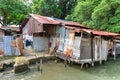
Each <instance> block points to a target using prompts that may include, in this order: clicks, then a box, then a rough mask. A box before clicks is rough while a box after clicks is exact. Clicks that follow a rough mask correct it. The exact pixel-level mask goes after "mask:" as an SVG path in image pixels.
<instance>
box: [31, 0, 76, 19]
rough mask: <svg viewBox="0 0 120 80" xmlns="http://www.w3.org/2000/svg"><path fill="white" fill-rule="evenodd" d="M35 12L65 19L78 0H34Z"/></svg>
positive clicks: (33, 8) (33, 7)
mask: <svg viewBox="0 0 120 80" xmlns="http://www.w3.org/2000/svg"><path fill="white" fill-rule="evenodd" d="M32 1H33V3H32V10H33V13H35V14H40V15H45V16H50V17H51V16H53V17H57V18H61V19H64V18H65V17H66V15H67V14H69V13H70V12H71V10H72V8H73V7H74V6H75V4H76V0H32Z"/></svg>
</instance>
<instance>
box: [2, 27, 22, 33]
mask: <svg viewBox="0 0 120 80" xmlns="http://www.w3.org/2000/svg"><path fill="white" fill-rule="evenodd" d="M1 29H3V30H7V29H10V30H12V31H16V32H19V31H20V28H19V27H10V26H1Z"/></svg>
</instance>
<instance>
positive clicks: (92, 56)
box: [91, 32, 94, 66]
mask: <svg viewBox="0 0 120 80" xmlns="http://www.w3.org/2000/svg"><path fill="white" fill-rule="evenodd" d="M93 37H94V36H93V34H92V32H91V62H92V66H94V60H93V58H94V55H93Z"/></svg>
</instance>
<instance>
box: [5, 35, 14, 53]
mask: <svg viewBox="0 0 120 80" xmlns="http://www.w3.org/2000/svg"><path fill="white" fill-rule="evenodd" d="M11 39H12V37H11V36H4V55H12V52H11Z"/></svg>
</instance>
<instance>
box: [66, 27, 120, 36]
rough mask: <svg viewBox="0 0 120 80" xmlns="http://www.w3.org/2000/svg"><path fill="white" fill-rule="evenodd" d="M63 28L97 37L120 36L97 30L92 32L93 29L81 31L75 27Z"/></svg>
mask: <svg viewBox="0 0 120 80" xmlns="http://www.w3.org/2000/svg"><path fill="white" fill-rule="evenodd" d="M65 27H66V28H69V29H75V31H76V32H80V31H81V30H82V31H84V32H87V33H89V34H90V33H92V34H93V35H99V36H120V34H117V33H112V32H107V31H99V30H93V29H81V28H78V27H77V28H76V27H71V26H65Z"/></svg>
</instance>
